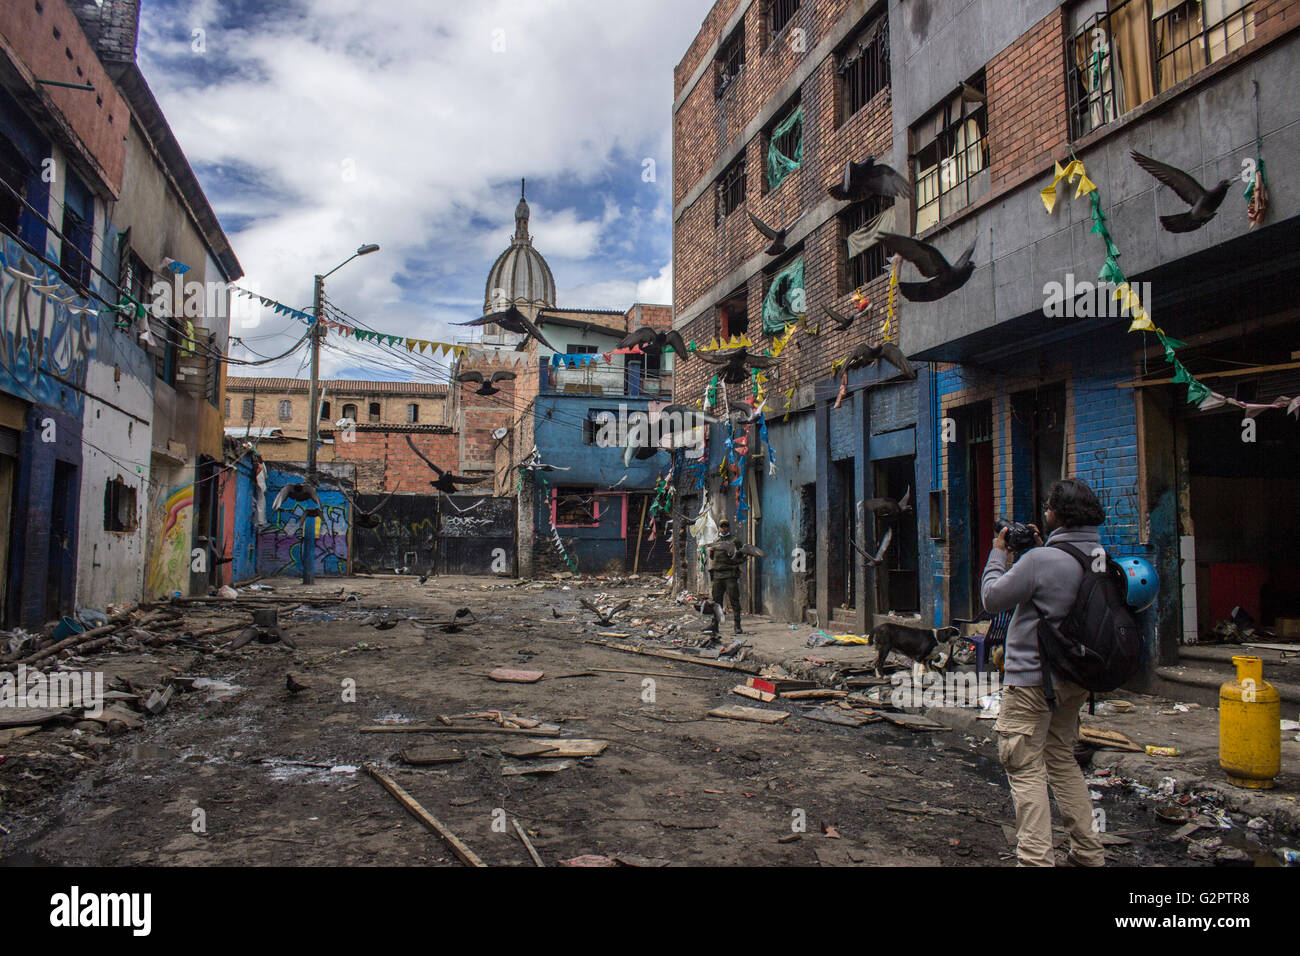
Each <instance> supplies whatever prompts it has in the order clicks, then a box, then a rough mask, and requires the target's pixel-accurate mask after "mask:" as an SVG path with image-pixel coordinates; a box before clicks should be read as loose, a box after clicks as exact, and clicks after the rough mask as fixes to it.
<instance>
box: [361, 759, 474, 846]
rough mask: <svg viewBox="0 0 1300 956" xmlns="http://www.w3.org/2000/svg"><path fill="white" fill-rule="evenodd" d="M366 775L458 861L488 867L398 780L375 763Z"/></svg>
mask: <svg viewBox="0 0 1300 956" xmlns="http://www.w3.org/2000/svg"><path fill="white" fill-rule="evenodd" d="M366 773H368V774H370V776H372V777H374V778H375V780H377V781H379V784H380V786H382V787H383V788H384V789H385V790H387V791H388V792H389V793H391V794H392V795H393V797H394V798H396V800H397V802H398V803H400V804H401V805H402V806H403V807H405V808H406V810H407V812H408V813H410V814H411V816H413V817H415V818H416V819H417V820H419V821H420V822H421V823H422V824H424V825H425V826H426V827H428V828H429V829H430V830H432V831H433V832H434V833H436V834H437V835H438V836H440V837H441V838H442V839H443V842H445V843H446V844H447V845H448V846H449V847H451V852H452V853H454V854H456V858H457V859H458V860H460V861H461V862H462V863H464V864H465V865H466V866H475V867H481V866H486V864H485V863H484V862H483V861H482V860H480V859H479V858H478V856H476V855H475V853H474V851H473V850H471V849H470V848H469V847H467V846H466V845H465V844H464V843H463V842H461V839H460V838H459V837H458V836H456V834H455V833H453V832H452V831H451V830H449V829H448V828H447V827H445V826H444V825H443V824H442V823H441V822H440V821H439V820H438V818H437V817H435V816H434V815H433V814H432V813H430V812H429V811H428V810H426V809H424V807H422V806H420V804H419V803H417V802H416V800H415V798H414V797H412V796H411V795H410V794H409V793H407V792H406V791H405V790H403V789H402V787H401V786H400V785H399V784H398V783H397V781H396V780H394V779H393V778H392V777H390V776H389V775H388V774H386V773H384V772H383V771H382V770H380V769H379V768H378V767H377V766H375V765H374V764H373V763H368V764H366Z"/></svg>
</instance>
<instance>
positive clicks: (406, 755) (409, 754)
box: [398, 747, 465, 767]
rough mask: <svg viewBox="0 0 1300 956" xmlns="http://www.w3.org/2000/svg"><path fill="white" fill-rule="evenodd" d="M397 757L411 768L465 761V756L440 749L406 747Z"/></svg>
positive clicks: (453, 751)
mask: <svg viewBox="0 0 1300 956" xmlns="http://www.w3.org/2000/svg"><path fill="white" fill-rule="evenodd" d="M398 756H399V757H400V758H401V760H402V763H409V764H410V765H411V766H413V767H432V766H436V765H438V764H444V763H460V762H461V761H462V760H464V759H465V755H464V754H463V753H460V752H459V751H455V750H445V749H443V748H442V747H407V748H406V749H405V750H403V751H401V752H400V753H399V754H398Z"/></svg>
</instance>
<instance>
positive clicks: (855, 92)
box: [836, 13, 889, 125]
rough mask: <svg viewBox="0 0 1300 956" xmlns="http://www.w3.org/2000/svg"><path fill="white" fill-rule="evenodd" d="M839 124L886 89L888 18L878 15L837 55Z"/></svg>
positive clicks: (887, 79)
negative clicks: (838, 56) (838, 61)
mask: <svg viewBox="0 0 1300 956" xmlns="http://www.w3.org/2000/svg"><path fill="white" fill-rule="evenodd" d="M836 72H837V73H838V74H839V77H840V94H841V95H840V103H841V109H840V124H841V125H843V124H844V123H846V122H848V119H849V117H851V116H852V115H853V114H854V113H856V112H857V111H858V110H860V109H862V107H864V106H866V105H867V104H868V103H870V102H871V100H872V98H873V97H874V96H875V95H876V94H877V93H879V92H880V91H881V90H883V89H885V88H886V87H887V86H889V16H888V15H887V14H883V13H882V14H881V15H880V16H878V17H877V18H876V19H875V20H873V21H872V22H871V23H870V24H868V25H867V26H866V27H865V28H863V29H862V30H861V31H859V33H858V34H857V35H856V36H855V37H854V38H853V39H852V40H850V41H849V45H848V46H847V47H845V48H844V51H843V52H842V53H841V54H840V65H839V68H838V69H837V71H836Z"/></svg>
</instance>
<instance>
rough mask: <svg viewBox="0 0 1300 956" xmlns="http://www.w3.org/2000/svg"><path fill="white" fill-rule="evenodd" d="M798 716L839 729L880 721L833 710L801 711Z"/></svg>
mask: <svg viewBox="0 0 1300 956" xmlns="http://www.w3.org/2000/svg"><path fill="white" fill-rule="evenodd" d="M799 716H800V717H806V718H807V719H808V720H815V721H818V722H819V723H823V724H836V725H838V726H840V727H861V726H862V725H863V724H870V723H874V722H875V721H877V720H879V719H880V718H879V717H874V718H873V717H868V716H866V715H865V714H855V713H851V712H850V713H842V712H839V711H834V710H808V711H802V712H799Z"/></svg>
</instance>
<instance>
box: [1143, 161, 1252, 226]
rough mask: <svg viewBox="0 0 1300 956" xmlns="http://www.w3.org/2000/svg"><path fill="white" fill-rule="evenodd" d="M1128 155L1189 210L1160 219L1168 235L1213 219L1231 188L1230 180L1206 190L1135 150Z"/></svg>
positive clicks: (1176, 170) (1188, 178)
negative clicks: (1188, 207)
mask: <svg viewBox="0 0 1300 956" xmlns="http://www.w3.org/2000/svg"><path fill="white" fill-rule="evenodd" d="M1129 155H1130V156H1132V157H1133V161H1134V162H1136V163H1137V164H1138V165H1139V166H1141V167H1142V168H1143V169H1145V170H1146V171H1147V172H1148V173H1150V174H1151V175H1152V176H1154V177H1155V178H1156V179H1158V180H1160V182H1162V183H1164V184H1165V185H1166V186H1168V187H1169V188H1170V189H1172V190H1173V191H1174V192H1175V193H1177V194H1178V198H1179V199H1181V200H1182V201H1183V202H1185V203H1187V205H1189V206H1191V207H1192V208H1191V209H1190V210H1189V211H1187V212H1182V213H1179V214H1178V215H1176V216H1161V217H1160V225H1162V226H1164V227H1165V229H1166V231H1168V232H1193V231H1195V230H1197V229H1200V228H1201V227H1202V226H1203V225H1205V224H1206V223H1207V222H1209V221H1210V220H1211V219H1213V218H1214V214H1215V213H1216V212H1218V210H1219V204H1220V203H1222V202H1223V197H1224V196H1226V195H1227V194H1228V187H1229V186H1231V185H1232V180H1231V179H1220V180H1219V184H1218V185H1217V186H1215V187H1214V188H1213V189H1210V190H1208V191H1207V190H1206V189H1205V187H1203V186H1202V185H1201V184H1200V183H1198V182H1197V181H1196V180H1195V179H1193V178H1192V177H1191V176H1189V175H1187V173H1185V172H1183V171H1182V170H1181V169H1179V168H1177V167H1176V166H1170V165H1169V164H1167V163H1162V162H1160V161H1159V160H1155V159H1152V158H1151V157H1150V156H1143V155H1142V154H1141V153H1139V152H1138V151H1137V150H1130V151H1129Z"/></svg>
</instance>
